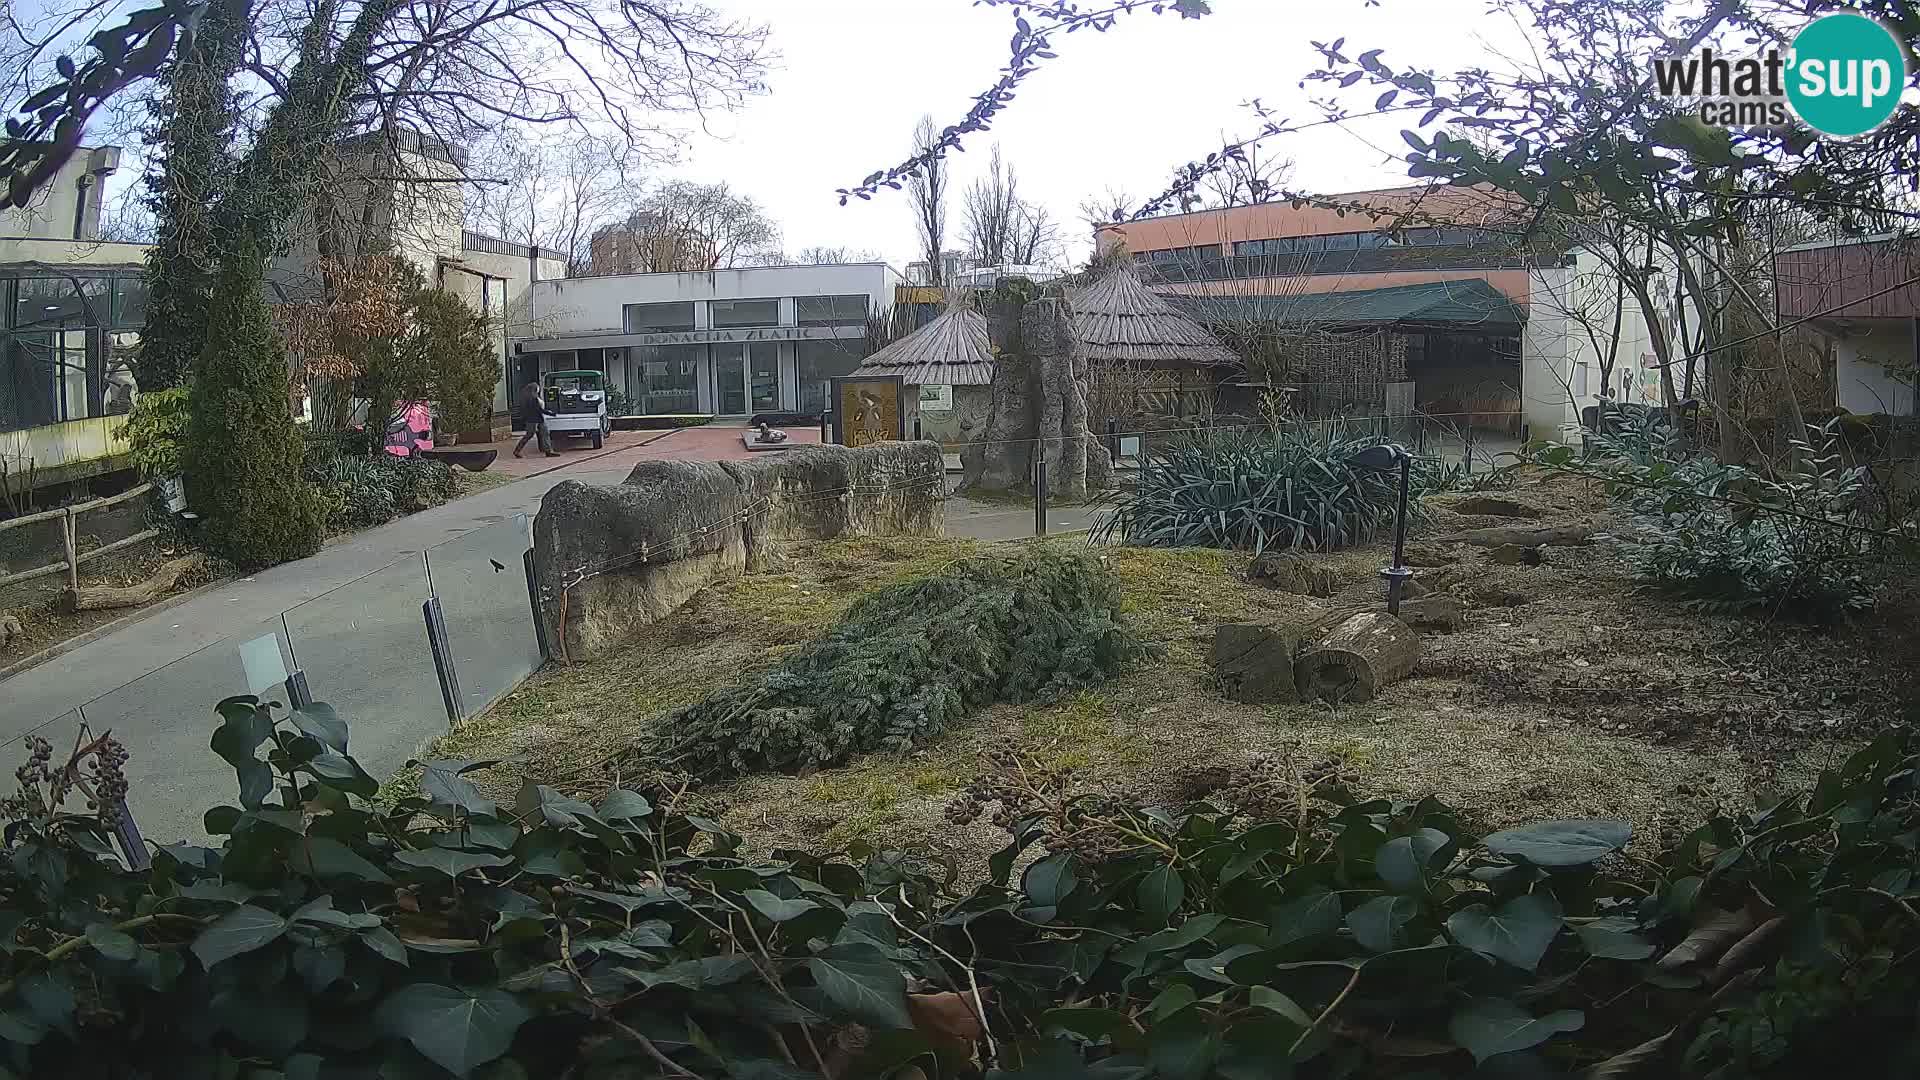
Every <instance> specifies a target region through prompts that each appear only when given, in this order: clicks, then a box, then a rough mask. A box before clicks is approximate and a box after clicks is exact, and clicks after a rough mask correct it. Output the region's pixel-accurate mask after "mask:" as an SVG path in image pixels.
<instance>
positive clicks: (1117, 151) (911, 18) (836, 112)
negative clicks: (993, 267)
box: [675, 0, 1518, 266]
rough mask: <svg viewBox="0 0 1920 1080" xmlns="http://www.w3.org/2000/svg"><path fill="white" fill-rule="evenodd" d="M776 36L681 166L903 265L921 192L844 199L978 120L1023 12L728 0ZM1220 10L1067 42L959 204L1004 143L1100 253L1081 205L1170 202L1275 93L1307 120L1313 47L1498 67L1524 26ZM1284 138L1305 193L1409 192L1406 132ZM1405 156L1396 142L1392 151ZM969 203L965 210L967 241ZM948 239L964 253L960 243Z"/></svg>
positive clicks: (1403, 1)
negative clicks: (982, 96) (921, 137)
mask: <svg viewBox="0 0 1920 1080" xmlns="http://www.w3.org/2000/svg"><path fill="white" fill-rule="evenodd" d="M714 2H715V4H716V6H717V7H719V8H721V9H723V10H726V11H729V12H733V13H737V14H739V15H741V16H743V17H746V18H751V19H753V20H755V21H759V22H763V23H765V24H766V25H768V26H769V27H770V28H771V29H772V45H773V48H774V49H775V50H777V51H778V52H779V53H780V56H781V58H780V61H779V63H778V66H777V68H776V70H775V71H774V73H773V75H772V77H771V78H770V80H769V82H770V84H771V93H769V94H768V95H766V96H765V97H762V98H759V99H757V100H756V101H754V102H753V103H752V104H750V105H748V106H747V107H746V108H745V109H744V110H743V111H741V112H738V113H734V114H719V115H715V116H713V117H711V118H710V122H709V125H708V126H709V132H708V133H701V134H696V135H695V136H694V137H693V139H692V141H691V143H690V145H689V146H688V149H687V154H686V160H685V162H684V163H683V164H682V165H681V166H679V167H678V168H677V169H676V170H675V171H676V172H677V173H678V174H680V175H683V176H686V177H688V178H696V179H702V180H726V181H727V182H728V183H730V184H732V185H734V186H735V187H736V188H738V189H740V190H742V191H744V192H746V193H748V194H750V195H751V196H753V198H755V199H756V200H758V201H759V202H760V203H761V204H763V205H764V206H766V207H767V208H768V210H769V211H771V213H772V215H773V217H774V218H775V219H776V220H777V221H779V223H780V224H781V226H782V228H783V229H784V231H785V234H786V240H785V248H786V250H787V251H788V252H789V253H794V252H798V251H800V250H801V249H802V248H806V247H812V246H827V247H848V248H854V249H865V250H869V251H875V252H878V253H880V254H881V255H883V256H885V257H886V258H887V259H888V260H889V261H891V262H893V263H894V264H895V265H896V266H904V265H905V264H906V262H908V261H909V260H910V259H912V258H913V257H914V253H915V250H916V245H917V242H916V240H915V238H914V231H913V223H912V217H911V214H910V211H909V208H908V204H907V201H906V198H905V196H904V194H902V193H889V194H883V195H881V196H877V197H876V198H875V199H874V200H873V201H872V202H871V203H860V202H858V201H856V202H854V203H852V204H850V205H848V206H846V207H844V208H843V207H841V206H839V205H838V201H837V197H836V196H835V195H834V189H835V188H840V187H850V186H852V185H853V184H854V183H855V182H857V181H858V180H860V179H861V178H862V177H864V176H866V175H867V174H868V173H870V172H873V171H874V170H876V169H879V168H882V167H885V166H890V165H893V164H895V163H897V162H898V161H899V160H900V159H901V158H902V157H904V156H905V154H906V152H907V150H908V149H909V147H910V143H911V139H912V131H913V127H914V124H915V122H916V121H917V120H918V119H919V118H920V116H921V115H922V114H925V113H929V112H930V113H932V114H933V116H934V118H935V120H936V121H937V122H938V123H939V125H940V126H942V127H944V126H946V125H948V124H951V123H954V122H956V121H957V120H959V119H960V118H961V117H962V116H964V115H965V112H966V110H967V108H968V106H969V105H970V104H971V102H972V98H973V96H974V95H975V94H977V93H979V92H980V91H981V90H983V89H985V88H986V87H987V86H988V85H989V84H990V83H991V82H992V80H993V79H994V78H996V77H997V76H998V73H999V69H1000V67H1001V65H1002V64H1003V63H1004V62H1005V61H1006V58H1007V45H1008V39H1009V38H1010V36H1011V34H1012V29H1013V23H1012V16H1011V15H1010V14H1009V13H1008V12H1007V11H1006V10H1005V9H1004V8H990V7H981V6H975V5H974V4H973V3H972V2H971V0H714ZM1213 7H1214V13H1213V14H1212V15H1209V16H1207V17H1205V18H1202V19H1195V20H1182V19H1179V18H1177V17H1175V16H1172V15H1157V16H1156V15H1152V14H1147V13H1141V14H1136V15H1132V16H1128V17H1125V18H1122V19H1120V20H1119V22H1118V23H1117V24H1116V25H1115V27H1114V28H1113V29H1112V30H1111V31H1109V32H1107V33H1105V34H1094V33H1091V32H1086V31H1083V32H1081V33H1077V34H1074V35H1072V36H1070V37H1069V36H1062V37H1059V38H1058V39H1057V40H1056V41H1055V50H1056V51H1057V52H1058V53H1059V54H1060V57H1059V59H1058V60H1055V61H1052V62H1051V63H1049V64H1048V65H1047V66H1045V67H1044V68H1042V70H1041V71H1040V72H1039V74H1037V75H1035V76H1033V77H1032V78H1031V79H1029V80H1028V82H1027V84H1026V87H1025V89H1024V91H1023V92H1022V93H1021V95H1020V97H1019V98H1018V99H1017V100H1016V101H1015V102H1014V103H1013V105H1012V107H1011V108H1010V109H1009V110H1008V111H1007V112H1006V113H1004V114H1003V115H1002V118H1001V119H1000V120H999V122H998V123H996V125H995V127H994V130H993V131H991V132H988V133H985V134H984V135H983V136H976V137H975V139H974V141H973V142H971V143H970V144H969V147H968V152H967V153H965V154H963V155H960V156H959V157H958V158H956V159H955V167H956V182H955V184H954V190H955V192H956V195H957V193H958V191H959V190H960V189H961V188H963V187H964V186H965V185H966V184H967V183H968V182H970V181H971V180H972V179H973V177H974V176H975V175H976V174H977V173H978V172H979V171H980V169H982V168H983V167H984V165H985V161H986V157H987V154H988V152H989V150H990V148H991V146H992V143H993V141H994V140H996V139H997V140H998V141H999V142H1000V144H1001V148H1002V152H1003V153H1004V155H1005V157H1006V159H1007V160H1008V162H1009V163H1010V164H1012V165H1013V166H1014V167H1015V168H1016V169H1017V170H1018V172H1019V176H1020V185H1021V189H1022V191H1023V193H1025V194H1026V195H1027V196H1028V197H1029V198H1032V199H1035V200H1037V201H1039V202H1041V203H1042V204H1044V205H1045V206H1046V207H1047V208H1048V209H1049V210H1050V211H1051V212H1052V214H1053V216H1054V217H1055V218H1056V219H1059V220H1062V221H1064V222H1067V223H1068V224H1069V225H1070V226H1071V233H1072V237H1073V240H1074V251H1073V254H1074V255H1075V256H1076V257H1078V256H1080V255H1083V254H1084V253H1085V250H1086V248H1087V247H1088V243H1087V241H1086V240H1085V239H1084V236H1085V229H1084V228H1083V227H1082V226H1081V224H1080V221H1079V213H1078V207H1079V204H1080V202H1081V200H1082V199H1083V198H1085V197H1087V196H1089V195H1094V194H1097V193H1099V192H1100V191H1102V190H1103V189H1105V188H1108V187H1112V188H1115V189H1118V190H1121V191H1125V192H1128V193H1131V194H1132V195H1133V196H1134V197H1135V198H1139V197H1142V196H1145V195H1147V194H1150V193H1155V192H1158V191H1160V190H1162V189H1163V188H1164V187H1165V186H1166V182H1167V180H1168V179H1169V177H1170V175H1171V171H1172V167H1173V166H1174V165H1175V164H1176V163H1179V162H1184V161H1189V160H1193V159H1195V158H1198V157H1204V156H1205V154H1206V153H1207V152H1209V151H1210V150H1212V149H1215V148H1217V147H1218V146H1219V145H1220V143H1221V135H1222V133H1223V132H1225V133H1227V134H1229V135H1237V134H1242V133H1245V132H1248V131H1250V130H1252V129H1253V128H1254V127H1255V126H1256V125H1255V123H1254V121H1253V120H1252V118H1251V114H1250V113H1249V111H1248V110H1247V109H1246V108H1245V107H1244V103H1245V102H1247V101H1248V100H1249V99H1251V98H1254V97H1259V98H1261V99H1263V100H1264V101H1265V102H1266V104H1267V105H1268V106H1269V107H1272V108H1276V109H1278V110H1279V112H1280V114H1281V115H1282V116H1289V117H1303V116H1307V115H1310V110H1309V107H1308V106H1307V97H1308V92H1309V91H1314V92H1320V91H1323V90H1324V84H1310V85H1309V88H1308V90H1302V89H1301V88H1300V86H1299V83H1300V79H1301V76H1302V75H1304V74H1305V73H1306V72H1308V71H1311V70H1313V69H1315V68H1316V67H1317V66H1318V61H1319V54H1318V53H1317V52H1315V51H1314V49H1313V47H1312V45H1311V44H1309V42H1312V41H1331V40H1333V39H1335V38H1338V37H1342V36H1344V37H1346V39H1347V41H1348V49H1347V53H1348V55H1349V56H1351V55H1355V54H1357V53H1358V52H1359V51H1361V50H1363V49H1368V48H1384V49H1385V50H1387V59H1388V60H1389V61H1390V62H1395V61H1397V62H1416V63H1420V64H1424V65H1428V66H1434V67H1438V68H1440V69H1442V70H1454V69H1458V68H1461V67H1466V66H1471V65H1474V64H1479V63H1489V62H1490V61H1491V60H1492V57H1491V56H1490V55H1489V49H1490V47H1491V46H1490V45H1489V43H1490V42H1503V41H1504V42H1512V41H1516V40H1518V36H1517V34H1516V32H1515V29H1514V27H1513V26H1512V24H1511V23H1508V22H1506V21H1505V20H1504V19H1499V18H1496V17H1491V16H1488V15H1486V14H1485V7H1484V4H1483V2H1482V0H1386V2H1385V3H1384V4H1383V5H1382V6H1380V7H1371V8H1370V7H1366V6H1364V5H1363V3H1362V0H1314V2H1300V0H1213ZM1356 126H1357V127H1358V128H1359V130H1358V131H1357V132H1349V131H1343V130H1338V129H1332V128H1326V129H1320V130H1318V131H1314V132H1310V133H1302V134H1299V135H1293V136H1286V137H1284V138H1283V139H1282V140H1280V141H1278V142H1276V143H1275V149H1276V150H1277V151H1278V152H1280V153H1281V154H1282V155H1283V156H1287V157H1291V158H1293V159H1294V161H1295V162H1296V171H1295V173H1294V175H1293V179H1292V184H1293V186H1296V187H1299V188H1303V189H1307V190H1312V191H1315V192H1321V193H1332V192H1338V191H1350V190H1357V189H1364V188H1367V187H1379V186H1386V185H1392V184H1398V183H1406V182H1408V181H1407V180H1406V176H1405V172H1404V171H1403V169H1404V166H1403V165H1402V163H1400V162H1399V161H1397V160H1396V159H1394V158H1393V157H1391V155H1394V154H1397V153H1401V152H1404V150H1405V146H1404V144H1403V143H1401V141H1400V138H1399V136H1398V134H1397V131H1398V129H1399V128H1400V127H1402V126H1405V124H1404V122H1396V123H1386V124H1380V123H1374V124H1365V123H1361V124H1358V125H1356ZM1396 147H1398V148H1399V149H1398V150H1396V149H1395V148H1396ZM957 202H958V199H957V198H956V199H955V204H956V205H955V206H953V207H950V211H949V212H950V214H952V215H954V220H955V224H954V225H951V226H949V233H950V234H953V235H954V238H955V239H956V240H957V233H958V228H957ZM949 246H957V245H955V244H952V243H950V245H949Z"/></svg>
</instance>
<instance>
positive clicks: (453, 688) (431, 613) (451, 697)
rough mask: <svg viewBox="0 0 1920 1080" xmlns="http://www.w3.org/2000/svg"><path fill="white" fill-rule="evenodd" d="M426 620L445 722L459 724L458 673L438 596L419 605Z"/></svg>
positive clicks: (444, 614) (445, 619)
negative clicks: (444, 709) (445, 715)
mask: <svg viewBox="0 0 1920 1080" xmlns="http://www.w3.org/2000/svg"><path fill="white" fill-rule="evenodd" d="M420 611H421V614H423V615H425V616H426V620H427V647H428V648H429V649H431V650H432V652H433V669H434V671H436V672H437V673H439V676H440V699H441V701H442V703H444V704H445V705H446V707H447V723H449V724H455V725H457V724H459V723H460V720H461V712H460V675H459V672H457V671H455V670H454V666H453V649H452V647H451V646H449V645H448V644H447V617H446V613H445V612H443V611H441V610H440V598H439V597H438V596H429V597H427V599H426V602H425V603H423V604H421V605H420Z"/></svg>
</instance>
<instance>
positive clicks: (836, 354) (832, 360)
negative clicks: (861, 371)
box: [798, 340, 863, 413]
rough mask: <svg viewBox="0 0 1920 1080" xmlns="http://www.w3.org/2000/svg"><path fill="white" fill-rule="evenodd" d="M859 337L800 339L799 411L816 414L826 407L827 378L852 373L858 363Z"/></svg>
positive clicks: (828, 385) (860, 341)
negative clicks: (828, 339) (839, 339)
mask: <svg viewBox="0 0 1920 1080" xmlns="http://www.w3.org/2000/svg"><path fill="white" fill-rule="evenodd" d="M862 343H863V341H862V340H849V341H802V342H800V344H799V349H800V352H799V365H798V367H799V377H800V396H799V403H800V411H801V412H803V413H817V412H820V411H821V410H823V409H825V408H826V407H827V391H828V389H829V387H830V386H831V384H830V383H829V382H828V380H830V379H832V378H833V377H834V376H836V375H851V374H853V372H854V369H855V368H857V367H859V366H860V359H861V357H860V353H861V348H860V346H861V345H862Z"/></svg>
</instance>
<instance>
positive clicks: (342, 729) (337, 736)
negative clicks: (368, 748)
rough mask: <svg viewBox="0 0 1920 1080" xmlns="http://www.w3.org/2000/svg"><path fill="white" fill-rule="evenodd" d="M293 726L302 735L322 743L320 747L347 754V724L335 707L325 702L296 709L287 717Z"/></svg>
mask: <svg viewBox="0 0 1920 1080" xmlns="http://www.w3.org/2000/svg"><path fill="white" fill-rule="evenodd" d="M287 719H288V720H291V721H292V722H293V726H294V727H296V728H298V729H299V730H300V733H301V734H302V735H310V736H312V737H313V738H315V739H318V740H319V741H320V745H322V746H325V747H326V748H327V749H329V750H333V751H336V752H338V753H342V754H344V753H346V752H347V722H346V721H345V720H342V719H340V715H339V714H338V713H336V712H334V711H333V706H331V705H328V704H326V703H324V702H318V703H315V704H312V705H308V706H306V707H304V708H300V709H295V710H293V712H292V713H290V714H289V715H288V716H287Z"/></svg>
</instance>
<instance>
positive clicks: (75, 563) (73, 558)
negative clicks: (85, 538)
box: [60, 506, 80, 593]
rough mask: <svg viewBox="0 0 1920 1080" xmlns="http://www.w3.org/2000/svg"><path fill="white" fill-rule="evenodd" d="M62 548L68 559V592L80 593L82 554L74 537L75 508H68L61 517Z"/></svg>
mask: <svg viewBox="0 0 1920 1080" xmlns="http://www.w3.org/2000/svg"><path fill="white" fill-rule="evenodd" d="M60 546H61V548H62V550H63V551H65V553H66V557H67V591H68V592H72V593H78V592H79V591H80V554H79V545H77V544H76V543H74V537H73V508H72V507H70V506H69V507H66V508H65V512H64V513H62V514H61V515H60Z"/></svg>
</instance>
